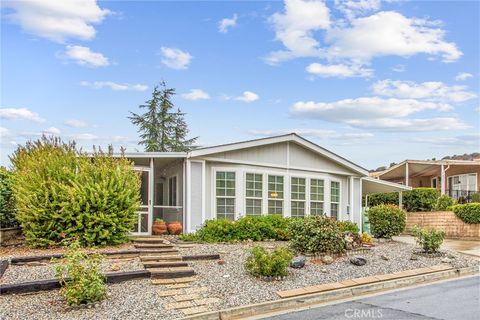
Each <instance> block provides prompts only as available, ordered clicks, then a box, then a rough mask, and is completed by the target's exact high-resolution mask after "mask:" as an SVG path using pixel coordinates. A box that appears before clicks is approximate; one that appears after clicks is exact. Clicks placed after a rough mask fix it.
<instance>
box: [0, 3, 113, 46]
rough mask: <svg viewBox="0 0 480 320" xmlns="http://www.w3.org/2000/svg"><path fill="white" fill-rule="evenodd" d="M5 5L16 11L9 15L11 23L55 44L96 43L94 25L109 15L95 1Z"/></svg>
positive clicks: (107, 11)
mask: <svg viewBox="0 0 480 320" xmlns="http://www.w3.org/2000/svg"><path fill="white" fill-rule="evenodd" d="M2 5H3V6H5V7H8V8H12V9H13V10H14V11H15V12H13V13H10V14H7V15H6V17H7V19H9V20H10V21H11V22H13V23H15V24H19V25H20V26H21V27H22V29H23V30H25V31H26V32H28V33H32V34H35V35H37V36H40V37H43V38H46V39H49V40H52V41H55V42H63V41H65V40H66V39H67V38H76V39H82V40H90V39H93V38H94V37H95V33H96V31H95V28H94V27H93V25H94V24H98V23H100V22H102V20H103V19H104V18H105V16H107V15H108V14H109V13H110V11H109V10H107V9H102V8H100V7H99V6H98V5H97V2H96V0H83V1H78V0H69V1H58V0H28V1H26V0H23V1H17V0H12V1H3V4H2Z"/></svg>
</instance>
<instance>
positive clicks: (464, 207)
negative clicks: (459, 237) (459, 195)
mask: <svg viewBox="0 0 480 320" xmlns="http://www.w3.org/2000/svg"><path fill="white" fill-rule="evenodd" d="M451 208H452V210H453V212H454V213H455V215H456V216H457V217H458V218H460V219H461V220H462V221H463V222H465V223H468V224H477V223H480V203H465V204H457V205H455V206H453V207H451Z"/></svg>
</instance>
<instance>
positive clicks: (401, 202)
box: [398, 191, 403, 208]
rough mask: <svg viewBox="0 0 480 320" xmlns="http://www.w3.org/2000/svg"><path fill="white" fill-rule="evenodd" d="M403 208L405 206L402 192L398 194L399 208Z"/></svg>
mask: <svg viewBox="0 0 480 320" xmlns="http://www.w3.org/2000/svg"><path fill="white" fill-rule="evenodd" d="M402 206H403V192H402V191H400V192H399V193H398V207H399V208H402Z"/></svg>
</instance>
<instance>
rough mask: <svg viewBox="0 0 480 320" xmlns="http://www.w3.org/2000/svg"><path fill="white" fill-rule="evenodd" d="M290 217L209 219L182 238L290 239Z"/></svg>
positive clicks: (231, 239) (223, 239) (209, 239)
mask: <svg viewBox="0 0 480 320" xmlns="http://www.w3.org/2000/svg"><path fill="white" fill-rule="evenodd" d="M288 223H289V219H288V218H283V217H282V216H276V215H275V216H247V217H243V218H240V219H238V220H236V221H231V220H226V219H216V220H208V221H206V222H205V223H204V224H203V226H202V227H201V228H200V229H199V230H197V232H196V233H194V234H189V235H183V236H181V237H180V238H181V239H182V240H187V241H202V242H228V241H243V240H253V241H263V240H269V239H274V240H280V241H283V240H288V230H287V228H288Z"/></svg>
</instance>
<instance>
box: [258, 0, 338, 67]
mask: <svg viewBox="0 0 480 320" xmlns="http://www.w3.org/2000/svg"><path fill="white" fill-rule="evenodd" d="M270 22H271V23H272V25H273V28H274V29H275V38H276V39H277V40H278V41H280V42H282V44H283V45H284V46H285V48H286V49H287V50H281V51H276V52H272V53H270V55H269V56H268V57H267V58H266V61H267V63H271V64H276V63H279V62H281V61H284V60H289V59H293V58H298V57H311V56H318V55H319V54H320V51H321V50H320V48H319V46H320V43H319V42H318V41H317V40H316V39H315V38H314V36H313V32H314V31H318V30H322V29H327V28H329V27H330V11H329V9H328V8H327V6H326V5H325V3H324V2H323V1H303V0H285V11H284V13H278V12H277V13H275V14H273V15H272V16H271V17H270Z"/></svg>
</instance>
